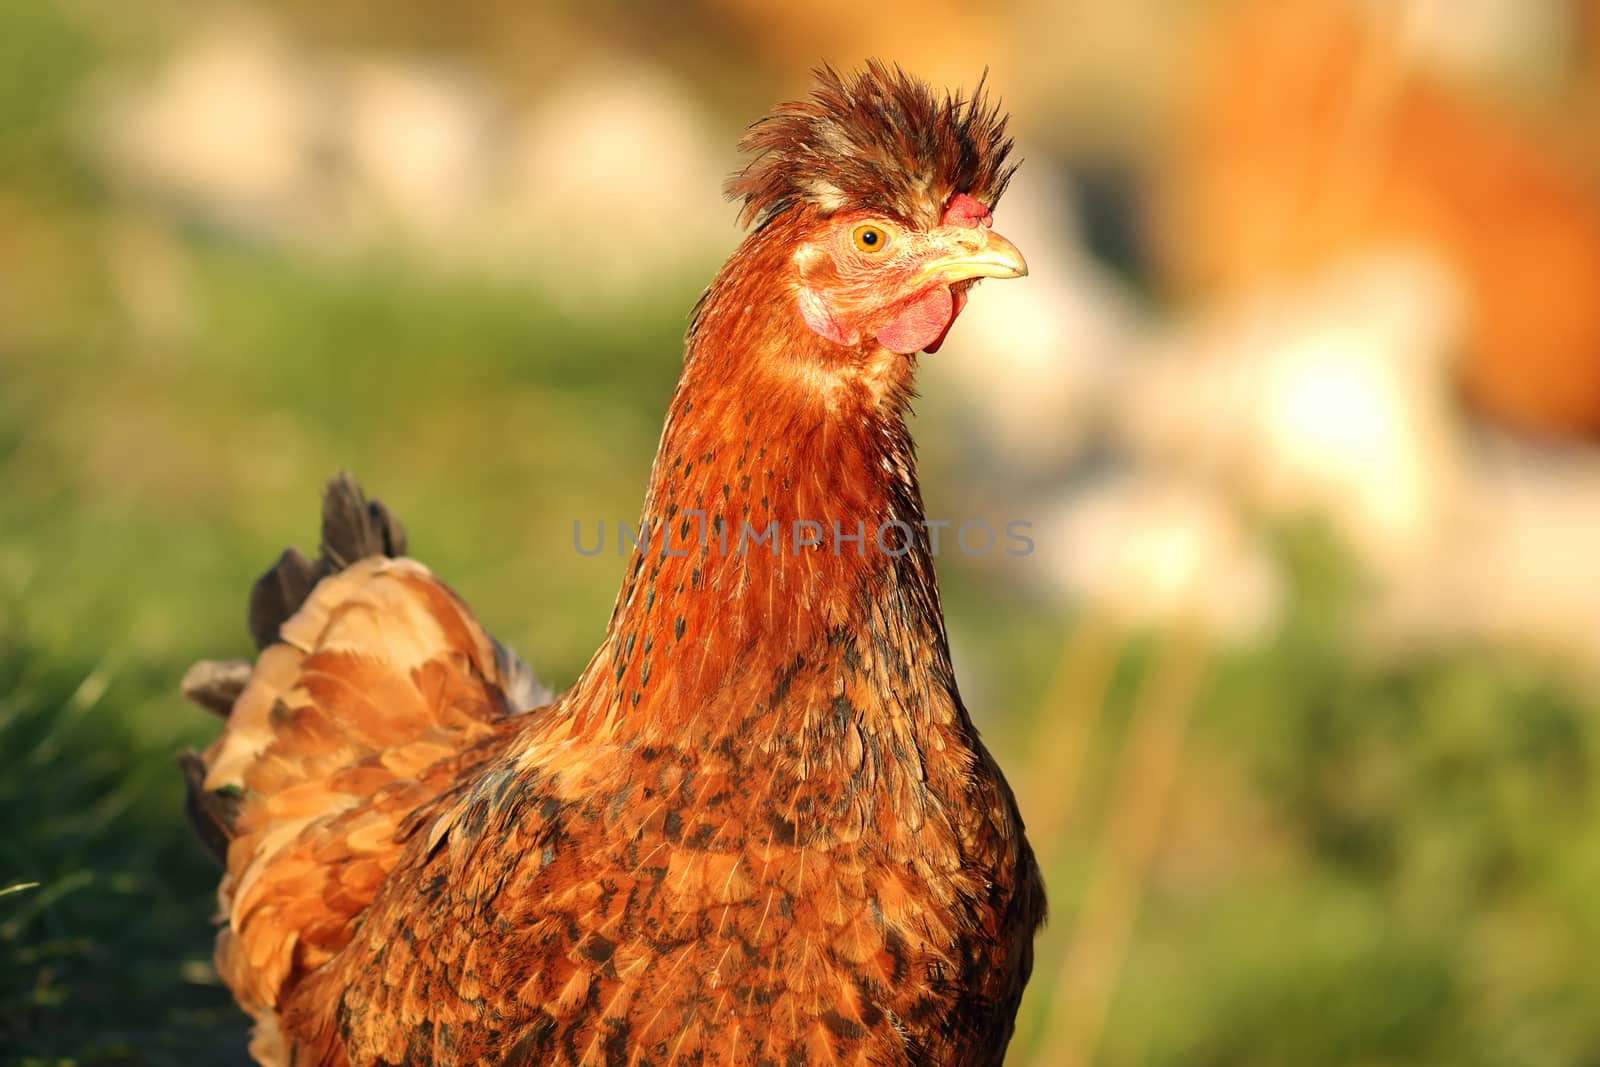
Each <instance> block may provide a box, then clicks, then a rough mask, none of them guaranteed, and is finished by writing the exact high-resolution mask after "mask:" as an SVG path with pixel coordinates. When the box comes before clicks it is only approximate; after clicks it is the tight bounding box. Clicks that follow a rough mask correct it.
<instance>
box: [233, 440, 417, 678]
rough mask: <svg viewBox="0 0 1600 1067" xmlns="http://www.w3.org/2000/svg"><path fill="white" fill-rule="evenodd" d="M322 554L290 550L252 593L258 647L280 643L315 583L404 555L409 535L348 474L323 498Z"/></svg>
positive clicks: (253, 630)
mask: <svg viewBox="0 0 1600 1067" xmlns="http://www.w3.org/2000/svg"><path fill="white" fill-rule="evenodd" d="M320 551H321V555H319V556H318V557H317V558H316V559H315V560H309V559H307V558H306V557H305V555H304V554H302V553H301V552H300V550H299V549H294V548H291V549H288V550H286V551H285V552H284V553H283V555H281V556H279V557H278V561H277V562H276V563H274V564H273V565H272V567H271V568H270V569H269V570H268V571H267V573H265V574H263V575H262V576H261V577H260V579H258V580H257V581H256V584H255V588H254V589H252V590H251V591H250V636H251V637H253V638H255V642H256V647H257V648H258V649H259V648H266V647H267V646H268V645H270V644H272V643H273V642H274V641H276V640H277V639H278V629H279V627H281V626H282V625H283V624H284V623H285V622H287V621H289V618H290V617H291V616H292V615H294V613H295V612H297V611H299V610H300V605H301V604H304V603H305V600H306V597H308V596H310V595H311V590H313V589H315V588H316V586H317V583H318V582H320V581H322V579H324V578H326V577H327V576H328V575H330V574H337V573H339V572H340V571H342V570H344V568H346V567H348V566H350V564H352V563H355V562H357V561H359V560H363V559H367V558H369V557H371V556H391V557H393V556H403V555H405V554H406V531H405V528H404V527H403V526H401V525H400V520H399V519H397V518H395V517H394V514H393V513H392V512H390V510H389V509H388V508H386V507H384V506H383V501H381V500H376V499H374V500H370V501H369V500H368V499H367V498H366V496H365V495H364V494H363V493H362V492H361V487H360V486H359V485H357V484H356V482H355V479H353V478H351V477H350V475H348V474H346V473H344V472H343V471H341V472H339V476H338V477H337V478H335V479H333V481H331V482H329V483H328V488H327V490H326V492H324V493H323V496H322V546H321V550H320Z"/></svg>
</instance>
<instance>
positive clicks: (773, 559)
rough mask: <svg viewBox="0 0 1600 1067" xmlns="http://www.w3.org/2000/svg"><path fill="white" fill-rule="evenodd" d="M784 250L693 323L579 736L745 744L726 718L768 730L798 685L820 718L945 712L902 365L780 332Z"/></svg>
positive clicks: (776, 243) (779, 238)
mask: <svg viewBox="0 0 1600 1067" xmlns="http://www.w3.org/2000/svg"><path fill="white" fill-rule="evenodd" d="M786 240H787V237H786V236H785V235H784V234H781V233H776V232H772V231H767V232H765V233H761V234H757V235H753V236H752V238H751V239H750V241H748V242H747V244H746V245H745V247H744V248H742V249H741V250H740V252H739V253H738V254H736V255H735V257H734V258H733V259H732V260H731V261H730V262H729V264H728V266H727V267H725V268H724V269H723V271H722V272H721V273H720V274H719V276H718V278H717V280H716V281H715V282H714V283H713V284H712V286H711V288H710V289H709V290H708V294H707V297H706V299H705V300H704V301H702V304H701V306H700V307H699V308H698V309H697V311H696V316H695V325H694V327H693V329H692V330H691V336H690V349H689V354H688V358H687V359H686V361H685V366H684V372H683V376H682V378H681V380H680V382H679V384H678V388H677V391H676V393H675V395H674V397H673V402H672V406H671V410H670V413H669V415H668V418H667V423H666V428H665V430H664V432H663V434H662V439H661V445H660V449H659V451H658V453H657V456H656V461H655V465H654V468H653V470H652V473H651V478H650V486H649V490H648V493H647V495H646V501H645V507H644V513H643V519H642V523H641V530H642V531H643V532H644V536H643V543H642V544H641V545H640V546H639V547H637V548H636V549H635V550H634V552H633V556H632V558H631V560H630V562H629V565H628V569H627V574H626V578H625V580H624V583H623V588H622V591H621V593H620V594H619V597H618V601H617V606H616V609H615V612H614V614H613V617H612V620H611V626H610V629H609V631H608V635H607V638H606V641H605V644H604V645H603V646H602V648H601V650H600V652H599V653H598V654H597V655H596V657H595V659H594V661H593V662H591V664H590V666H589V669H588V670H587V671H586V672H585V674H584V677H583V678H582V679H581V680H580V682H579V683H578V686H577V687H575V695H577V694H581V697H580V698H579V699H580V706H579V707H577V708H576V709H575V710H577V711H578V718H579V720H580V722H581V723H582V724H583V726H585V727H599V726H600V725H601V724H602V723H604V728H606V729H610V730H617V731H619V732H620V733H622V734H623V735H627V736H633V735H634V734H635V732H643V733H644V734H646V735H649V736H651V737H658V738H661V739H670V740H671V741H672V742H673V743H675V744H676V743H683V742H685V741H688V740H693V739H698V740H700V741H701V742H703V743H706V744H716V743H717V742H718V741H720V740H721V739H722V738H723V736H724V735H725V734H726V732H727V731H728V730H734V729H739V728H742V727H748V726H749V725H750V723H749V722H741V721H738V720H730V719H729V718H728V713H729V710H730V708H735V709H737V708H743V707H744V705H743V704H742V703H741V699H743V698H742V697H741V696H738V695H736V694H744V696H747V697H748V701H749V703H750V704H751V707H750V709H749V710H750V711H751V713H752V715H754V714H755V713H756V712H757V711H761V712H762V714H763V715H765V714H766V713H769V712H773V713H778V714H782V712H781V711H779V710H778V709H777V708H775V707H773V705H776V704H781V703H782V702H783V700H784V698H785V697H786V696H787V695H790V694H789V690H790V688H791V686H792V681H793V678H794V676H795V675H796V673H797V672H801V671H803V672H804V674H805V675H806V677H807V678H808V679H813V680H816V681H817V683H818V684H821V685H823V686H824V687H828V688H830V689H832V690H837V692H836V693H833V694H832V695H830V696H829V697H828V698H827V700H826V701H824V703H828V704H831V703H832V702H834V700H835V699H836V698H842V697H843V696H844V693H845V690H846V689H847V688H849V687H850V686H852V685H855V684H858V683H859V684H870V685H871V686H872V687H874V688H878V689H893V690H898V691H901V692H903V693H905V694H906V695H907V696H909V695H910V694H911V691H912V690H915V691H916V694H917V704H918V707H917V709H915V716H914V717H917V718H920V717H921V716H922V715H923V714H925V713H926V709H927V708H929V707H931V706H934V705H937V706H939V707H942V708H944V709H946V713H948V712H949V710H950V709H952V708H953V706H954V704H955V702H956V697H955V693H954V680H953V676H952V674H951V670H950V664H949V655H948V651H947V647H946V642H945V632H944V622H943V616H942V613H941V610H940V605H939V596H938V590H937V586H936V584H935V578H934V572H933V563H932V559H931V555H930V553H929V551H928V544H927V537H926V530H925V528H924V526H923V525H922V519H923V508H922V500H921V495H920V491H919V488H918V484H917V478H916V467H915V457H914V450H913V445H912V441H911V437H910V433H909V431H908V430H907V428H906V425H905V420H904V413H905V405H906V402H907V399H908V397H909V395H910V387H911V372H912V362H911V360H910V359H908V358H907V357H904V356H898V355H895V354H893V353H888V352H885V351H884V350H883V349H882V348H881V347H878V346H874V345H871V344H867V345H863V346H861V347H860V348H859V349H840V348H839V347H838V346H834V345H830V344H828V343H827V342H824V341H821V340H820V339H817V338H815V337H813V336H812V335H810V334H809V333H808V332H807V331H805V330H803V329H798V330H797V329H796V328H795V312H794V310H793V305H792V304H791V303H790V302H789V301H788V300H787V299H785V298H784V294H783V293H782V292H781V291H780V292H777V293H774V292H773V288H774V287H773V286H772V285H771V284H770V282H769V281H768V279H769V278H770V276H771V273H770V272H771V269H772V268H774V267H775V266H776V264H775V262H774V257H775V256H777V255H778V254H779V252H780V251H781V249H782V248H783V247H784V245H785V242H786ZM801 348H805V349H806V351H804V352H802V351H799V349H801ZM813 540H814V541H816V542H817V543H815V544H808V543H806V542H809V541H813ZM793 696H795V697H800V694H799V693H794V694H793ZM805 699H809V698H805ZM805 699H800V700H797V701H795V703H796V706H797V707H798V708H804V707H805ZM875 702H876V696H875ZM713 707H714V708H716V709H717V711H716V715H717V721H716V722H708V721H705V717H704V716H703V715H702V709H706V708H713ZM801 714H802V715H803V714H804V711H801Z"/></svg>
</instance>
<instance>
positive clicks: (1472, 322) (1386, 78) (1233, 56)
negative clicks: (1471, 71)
mask: <svg viewBox="0 0 1600 1067" xmlns="http://www.w3.org/2000/svg"><path fill="white" fill-rule="evenodd" d="M1374 7H1375V11H1376V12H1377V13H1370V12H1369V13H1368V14H1366V15H1362V14H1358V13H1357V10H1356V8H1355V7H1354V6H1352V5H1351V4H1350V3H1347V2H1344V0H1309V2H1305V3H1294V4H1281V3H1271V2H1259V0H1248V2H1245V3H1243V4H1240V5H1237V10H1236V11H1234V12H1232V13H1231V14H1230V16H1229V17H1228V18H1227V20H1226V21H1225V24H1224V26H1223V28H1222V30H1221V32H1220V33H1219V34H1218V36H1217V39H1216V40H1215V41H1214V42H1213V44H1212V46H1211V48H1210V49H1209V51H1207V52H1206V54H1205V62H1204V64H1203V70H1202V72H1201V76H1200V78H1199V81H1198V84H1197V85H1196V87H1195V91H1194V92H1193V93H1192V94H1191V96H1190V98H1189V100H1188V102H1187V103H1186V105H1185V108H1186V111H1187V115H1188V121H1187V125H1186V134H1185V137H1184V140H1183V143H1182V144H1181V146H1180V147H1179V151H1178V156H1177V158H1176V159H1175V160H1174V161H1173V165H1172V166H1171V168H1170V173H1171V174H1172V175H1173V178H1172V184H1171V188H1170V195H1169V196H1168V199H1167V215H1166V218H1165V220H1164V221H1165V223H1166V233H1167V239H1166V241H1165V245H1166V251H1167V255H1168V259H1169V264H1170V266H1171V268H1172V271H1173V273H1174V276H1175V277H1176V279H1177V280H1178V281H1179V283H1180V285H1181V286H1183V287H1185V288H1187V289H1189V290H1190V291H1202V292H1212V293H1215V292H1219V291H1220V292H1228V291H1239V290H1241V289H1244V288H1247V287H1253V286H1258V285H1262V284H1265V283H1270V282H1272V281H1274V280H1282V279H1284V278H1286V277H1287V278H1292V277H1294V276H1296V275H1298V274H1301V273H1303V272H1306V271H1308V270H1313V269H1316V268H1319V267H1321V266H1324V265H1326V264H1329V263H1330V262H1332V261H1333V260H1336V259H1339V258H1342V257H1347V256H1352V255H1359V254H1362V253H1364V252H1369V251H1375V250H1384V249H1389V248H1394V247H1407V248H1413V249H1420V250H1422V251H1424V252H1427V253H1430V254H1432V255H1433V256H1435V257H1437V259H1438V260H1439V261H1440V262H1441V263H1442V264H1443V265H1444V266H1445V267H1446V268H1447V269H1448V270H1449V271H1450V272H1451V273H1452V274H1453V275H1454V276H1455V278H1456V280H1457V282H1458V283H1459V285H1460V286H1461V289H1462V294H1463V296H1464V298H1465V302H1466V305H1467V308H1466V314H1467V316H1468V319H1467V322H1466V331H1467V336H1466V345H1467V347H1466V351H1464V352H1462V353H1460V356H1461V363H1460V380H1461V382H1462V385H1463V386H1464V390H1465V393H1466V395H1467V396H1468V398H1469V399H1470V400H1471V401H1472V403H1473V404H1474V405H1475V406H1477V407H1478V408H1479V409H1480V410H1481V411H1482V412H1483V413H1485V414H1486V415H1487V416H1489V417H1491V418H1493V419H1496V420H1499V421H1501V422H1503V423H1505V424H1507V425H1510V426H1512V427H1515V428H1518V429H1520V430H1523V431H1526V432H1530V433H1533V434H1536V435H1540V436H1549V437H1563V436H1566V437H1572V436H1584V437H1597V436H1600V185H1597V184H1596V183H1595V182H1594V181H1593V180H1592V178H1591V176H1586V175H1585V174H1584V172H1583V170H1582V168H1581V167H1580V166H1579V165H1578V162H1577V160H1578V159H1579V158H1581V156H1582V155H1583V153H1582V151H1581V150H1580V148H1579V146H1577V145H1568V144H1565V143H1563V142H1562V141H1561V139H1560V138H1559V137H1558V136H1557V135H1555V134H1554V133H1550V134H1542V133H1540V132H1538V131H1536V130H1534V129H1532V128H1529V127H1528V125H1527V124H1526V123H1518V122H1514V121H1513V120H1512V119H1511V118H1510V117H1508V115H1507V114H1504V113H1501V112H1499V111H1497V110H1495V109H1494V108H1492V107H1491V106H1490V105H1489V104H1487V103H1486V102H1485V101H1484V100H1482V99H1480V98H1478V97H1477V96H1476V95H1474V94H1473V93H1472V92H1470V91H1468V90H1467V89H1465V88H1464V87H1462V86H1460V85H1458V84H1455V83H1453V82H1452V81H1451V80H1449V79H1447V78H1446V77H1445V76H1444V75H1443V74H1442V73H1440V72H1438V71H1435V70H1433V69H1430V68H1429V66H1428V65H1427V64H1426V63H1425V62H1423V61H1421V60H1419V58H1418V57H1417V56H1416V55H1415V54H1414V49H1408V48H1407V47H1406V46H1405V41H1406V37H1405V33H1404V32H1403V31H1404V30H1405V29H1406V23H1405V20H1404V18H1403V17H1402V16H1403V15H1404V13H1405V11H1406V10H1407V7H1406V5H1400V4H1395V5H1375V6H1374Z"/></svg>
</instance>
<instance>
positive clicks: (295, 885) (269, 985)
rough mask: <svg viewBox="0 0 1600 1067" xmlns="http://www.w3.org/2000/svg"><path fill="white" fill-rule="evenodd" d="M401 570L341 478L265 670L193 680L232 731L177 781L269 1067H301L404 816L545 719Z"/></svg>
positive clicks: (289, 565) (393, 525)
mask: <svg viewBox="0 0 1600 1067" xmlns="http://www.w3.org/2000/svg"><path fill="white" fill-rule="evenodd" d="M403 551H404V534H403V532H402V531H401V529H400V526H399V524H398V523H397V522H395V521H394V519H393V517H392V516H391V515H390V514H389V513H388V511H387V510H386V509H384V508H383V507H382V505H381V504H378V503H376V502H374V503H372V504H368V503H367V502H366V501H365V500H364V499H363V498H362V496H361V492H360V490H359V489H358V488H357V487H356V486H355V484H354V483H353V482H351V481H350V480H349V479H348V478H347V477H344V476H341V477H340V478H338V479H336V480H335V481H333V482H331V483H330V484H329V487H328V492H327V496H326V498H325V500H324V512H323V542H322V551H321V556H320V557H319V558H318V559H317V560H315V561H312V560H308V559H306V557H304V556H302V555H300V554H299V553H298V552H295V551H294V550H290V551H288V552H285V553H284V555H283V556H282V557H281V558H280V559H279V561H278V562H277V564H275V565H274V566H273V568H272V569H271V570H269V571H268V572H267V574H266V575H264V576H263V577H262V578H261V580H260V581H259V582H258V583H257V585H256V588H255V591H254V593H253V595H252V598H251V612H250V622H251V629H252V632H253V633H254V634H255V636H256V640H257V641H258V643H259V644H260V645H261V646H262V649H261V653H260V656H259V657H258V658H257V660H256V662H255V664H254V666H253V667H252V666H251V665H250V664H248V663H244V662H234V663H204V664H198V665H196V667H195V668H194V669H192V670H191V671H190V673H189V675H188V676H187V677H186V678H185V680H184V692H185V694H186V695H187V696H189V697H190V698H191V699H192V700H194V701H195V702H196V703H198V704H200V705H201V706H203V707H208V708H210V709H212V710H217V711H221V712H223V713H224V714H226V716H227V722H226V726H225V727H224V729H223V732H222V735H221V736H220V737H219V738H218V739H217V740H216V742H215V743H213V744H212V745H211V746H210V747H209V748H208V749H207V750H206V752H205V753H204V754H203V755H201V756H196V755H195V754H193V753H188V754H185V756H184V757H183V761H182V762H183V765H184V770H185V773H186V775H187V777H188V779H189V785H190V794H189V801H188V810H189V815H190V818H191V821H192V822H193V823H194V825H195V828H196V831H197V833H198V835H199V837H200V839H201V841H202V843H203V844H205V845H206V846H207V848H208V849H209V850H210V851H212V853H213V854H214V855H216V856H217V857H218V858H219V859H220V860H221V861H222V862H223V864H224V867H225V873H224V876H223V879H222V885H221V889H220V891H219V899H220V904H221V918H222V919H223V920H224V921H225V922H226V927H225V928H224V929H223V930H222V932H221V933H220V934H219V935H218V940H217V968H218V970H219V972H220V973H221V975H222V977H223V979H224V981H226V982H227V984H228V985H229V986H230V987H231V988H232V989H233V991H234V994H235V996H236V997H237V998H238V999H239V1001H240V1003H241V1004H242V1005H243V1006H244V1007H245V1009H246V1010H247V1011H249V1012H250V1013H251V1015H253V1016H254V1017H255V1019H256V1021H257V1029H256V1037H255V1040H254V1042H253V1043H252V1052H253V1053H254V1054H255V1055H256V1057H257V1058H258V1059H259V1060H261V1061H262V1062H266V1063H272V1062H287V1055H286V1052H285V1045H284V1042H283V1040H282V1037H281V1035H280V1034H279V1032H278V1023H277V1012H278V1008H279V1006H280V1004H281V1003H282V1002H283V1000H284V999H285V998H286V997H287V996H288V995H289V993H290V992H291V991H292V989H293V988H294V986H295V985H296V984H297V983H298V982H299V981H300V980H301V979H302V978H303V977H305V975H307V974H308V973H310V972H312V971H313V970H315V969H316V968H317V967H319V966H320V965H322V964H323V963H325V962H327V961H328V960H329V959H330V958H332V956H333V955H334V954H335V953H337V952H338V951H339V950H340V949H341V948H342V947H343V946H344V945H345V944H346V943H347V942H348V941H349V939H350V935H351V931H352V929H353V927H354V925H355V922H356V920H357V918H358V917H359V915H360V914H361V912H362V911H363V909H365V908H366V906H367V905H368V904H369V903H370V902H371V900H372V898H373V895H374V894H375V892H376V891H377V889H378V887H379V886H380V885H381V884H382V883H383V882H384V880H385V879H386V878H387V877H388V876H389V873H390V871H391V870H392V869H393V868H394V865H395V864H396V862H397V861H398V860H399V857H400V855H401V851H402V843H403V838H404V837H405V836H406V833H407V832H409V830H410V829H412V828H411V827H407V828H406V829H404V830H403V829H402V827H406V823H407V818H408V816H411V815H412V814H413V813H414V812H418V811H419V810H420V809H423V808H424V807H426V806H427V805H428V804H429V802H430V801H432V800H433V799H435V798H436V797H438V796H439V795H440V794H441V793H444V792H446V791H447V790H449V789H450V788H451V787H452V786H454V785H455V784H457V783H458V782H460V781H462V780H463V779H464V778H466V777H468V776H470V772H471V769H472V768H473V767H475V766H477V765H478V764H480V763H482V762H483V761H484V760H485V759H487V758H489V757H490V756H491V755H492V754H494V753H495V752H497V751H498V749H499V746H500V743H501V741H502V740H503V738H504V737H505V736H506V735H507V734H508V733H509V731H508V730H507V729H506V725H507V722H508V719H509V718H510V717H511V716H512V715H514V714H515V713H516V712H519V711H522V710H525V709H527V708H529V707H532V706H534V705H536V704H542V703H544V702H545V701H546V700H547V699H548V694H547V693H545V692H544V691H543V689H542V688H541V687H540V686H539V685H538V683H537V681H536V680H535V679H534V677H533V675H532V672H530V671H529V670H528V669H527V668H526V667H525V666H523V665H522V664H521V663H520V661H518V660H516V658H515V657H513V656H511V655H510V654H509V653H507V652H506V651H505V650H504V649H503V648H501V647H500V646H499V645H498V644H497V643H496V642H495V641H494V640H493V639H492V638H491V637H490V636H489V635H488V634H487V633H486V632H485V631H484V630H483V628H482V627H481V626H480V625H479V624H478V623H477V622H476V620H474V618H473V617H472V615H471V613H470V612H469V611H468V609H467V607H466V605H464V604H463V603H462V602H461V601H460V600H459V599H457V598H456V596H455V595H454V594H453V593H451V592H450V591H449V590H448V589H447V588H446V587H445V586H444V585H443V584H442V583H441V582H439V581H438V580H437V579H436V578H434V577H433V575H432V574H430V573H429V572H428V570H427V568H425V567H423V566H422V565H421V564H419V563H416V562H414V561H412V560H409V559H401V558H394V557H395V556H397V555H399V554H400V553H401V552H403Z"/></svg>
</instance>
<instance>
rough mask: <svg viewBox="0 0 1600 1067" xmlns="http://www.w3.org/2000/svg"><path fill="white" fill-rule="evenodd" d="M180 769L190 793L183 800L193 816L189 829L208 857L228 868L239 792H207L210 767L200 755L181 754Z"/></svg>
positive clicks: (179, 755)
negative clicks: (229, 843)
mask: <svg viewBox="0 0 1600 1067" xmlns="http://www.w3.org/2000/svg"><path fill="white" fill-rule="evenodd" d="M178 766H179V767H181V768H182V769H183V780H184V782H185V783H186V785H187V786H188V790H187V792H186V793H185V795H184V798H183V811H184V814H185V815H187V816H188V817H189V826H190V828H191V829H193V830H194V836H195V837H196V838H198V839H199V841H200V847H201V848H203V849H205V850H206V855H208V856H210V857H211V858H212V859H213V860H215V861H216V863H217V866H219V867H223V868H226V867H227V866H228V842H229V841H232V840H233V831H234V824H235V822H236V821H237V820H238V817H239V793H238V790H231V789H215V790H207V789H206V764H205V761H204V760H202V759H201V758H200V754H199V753H198V752H180V753H178Z"/></svg>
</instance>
